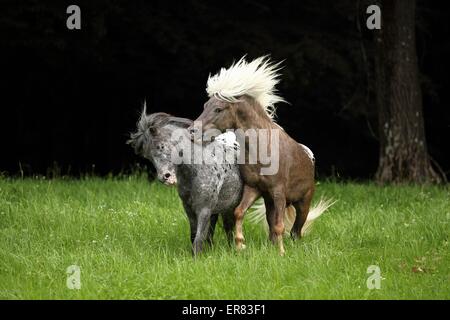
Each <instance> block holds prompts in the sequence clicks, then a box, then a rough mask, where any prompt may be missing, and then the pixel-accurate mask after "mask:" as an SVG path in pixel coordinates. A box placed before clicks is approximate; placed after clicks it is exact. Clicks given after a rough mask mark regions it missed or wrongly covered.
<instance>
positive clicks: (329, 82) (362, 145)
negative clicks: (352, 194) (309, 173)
mask: <svg viewBox="0 0 450 320" xmlns="http://www.w3.org/2000/svg"><path fill="white" fill-rule="evenodd" d="M372 2H373V1H372ZM372 2H370V1H363V0H361V1H355V0H353V1H350V0H340V1H317V0H303V1H271V2H268V1H267V2H266V1H246V0H241V1H195V0H189V1H123V0H111V1H71V2H68V1H23V2H21V1H11V0H0V58H1V59H0V71H1V79H2V84H1V91H0V92H1V99H0V110H1V111H0V112H1V113H0V114H1V120H2V121H1V129H0V130H1V149H0V150H1V156H0V171H3V172H7V173H9V174H13V175H14V174H19V173H20V171H22V172H23V174H24V175H32V174H47V175H48V174H54V173H55V171H58V172H59V173H60V174H69V175H75V176H76V175H79V174H83V173H86V172H93V171H94V172H95V173H98V174H107V173H109V172H112V173H119V172H128V171H129V170H132V168H133V167H134V166H135V163H142V164H146V165H149V164H148V163H147V162H146V161H144V160H141V159H139V158H138V157H137V156H135V155H134V153H133V151H132V149H131V148H130V147H129V146H128V145H126V144H125V142H126V140H127V138H128V133H129V132H131V131H133V130H134V127H135V123H136V121H137V117H138V114H139V111H140V109H141V107H142V103H143V101H144V100H146V101H147V106H148V109H149V111H151V112H156V111H164V112H168V113H172V114H174V115H177V116H182V117H188V118H191V119H194V118H196V117H197V116H198V115H199V114H200V113H201V110H202V107H203V103H204V102H205V101H206V99H207V97H206V93H205V85H206V80H207V77H208V74H209V73H215V72H216V71H218V69H219V68H220V67H222V66H229V65H230V64H231V63H232V62H233V60H237V59H239V58H240V57H241V56H242V55H244V54H248V57H249V58H250V59H251V58H255V57H258V56H260V55H265V54H270V55H271V56H272V58H273V59H274V60H284V69H283V71H282V74H283V76H282V81H281V83H280V84H279V86H278V88H279V91H280V93H281V95H282V96H283V97H284V98H285V99H286V100H287V101H289V102H290V103H291V104H290V105H289V104H280V105H279V106H278V120H277V121H278V123H279V124H280V125H281V126H283V127H284V128H285V130H286V131H287V132H288V133H289V134H290V135H291V136H292V137H293V138H295V139H296V140H297V141H299V142H302V143H304V144H306V145H308V146H309V147H310V148H311V149H312V150H313V151H314V153H315V156H316V159H317V167H318V174H319V176H322V177H324V176H339V177H345V178H353V179H367V178H373V176H374V174H375V172H376V170H377V165H378V154H379V135H378V130H377V128H378V123H377V121H378V120H377V109H376V101H375V85H374V50H375V49H374V41H373V38H374V35H373V31H371V30H368V29H367V28H366V19H367V17H368V14H366V8H367V6H368V5H369V4H372ZM71 4H77V5H79V6H80V8H81V21H82V22H81V23H82V25H81V30H68V29H67V28H66V19H67V17H68V16H69V15H68V14H66V8H67V6H69V5H71ZM444 4H445V3H444V2H442V3H441V2H438V1H418V2H417V10H416V41H417V43H416V44H417V55H418V63H419V70H420V77H419V80H420V84H421V87H422V94H423V112H424V120H425V131H426V139H427V143H428V152H429V154H430V156H431V157H432V158H433V159H434V161H435V163H438V164H439V165H440V167H441V168H442V170H444V171H445V172H446V174H447V175H448V174H449V173H450V151H449V143H448V138H449V136H450V135H449V133H450V108H449V103H450V90H449V89H450V83H449V82H450V80H449V74H448V71H449V70H450V63H449V57H450V42H449V40H448V39H450V15H449V10H448V9H447V8H446V7H445V6H444Z"/></svg>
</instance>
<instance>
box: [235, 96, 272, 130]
mask: <svg viewBox="0 0 450 320" xmlns="http://www.w3.org/2000/svg"><path fill="white" fill-rule="evenodd" d="M274 125H275V123H274V122H273V121H272V119H270V117H269V116H268V115H267V113H266V112H265V111H264V109H263V108H262V107H261V106H260V105H259V104H258V102H256V101H255V100H253V99H251V100H250V99H248V100H247V101H246V102H245V103H238V104H236V129H243V130H244V131H245V130H248V129H271V128H273V127H274Z"/></svg>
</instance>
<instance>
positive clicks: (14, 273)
mask: <svg viewBox="0 0 450 320" xmlns="http://www.w3.org/2000/svg"><path fill="white" fill-rule="evenodd" d="M321 195H325V196H328V197H333V198H335V199H337V200H338V202H337V203H336V204H335V205H334V206H333V207H331V208H330V209H329V211H328V212H326V213H325V214H324V215H323V216H322V217H321V218H320V219H318V221H317V222H316V223H315V225H314V227H313V229H312V231H311V233H310V234H309V235H308V236H307V237H305V238H303V239H302V240H301V241H297V242H292V241H291V240H290V239H289V238H286V239H285V243H286V249H287V254H286V256H284V257H280V256H278V253H277V249H276V248H275V247H274V246H272V245H271V244H269V243H268V240H267V237H266V234H265V232H264V229H263V228H261V227H260V226H255V225H251V224H250V223H248V222H247V223H244V231H245V236H246V243H247V249H246V250H245V251H243V252H241V253H237V252H235V250H234V249H233V248H230V247H229V246H228V245H227V243H226V239H225V235H224V232H223V230H222V228H221V225H218V227H217V230H216V236H215V245H214V247H213V248H208V249H207V250H206V251H205V252H204V254H203V255H202V256H201V257H200V258H198V259H196V260H194V259H193V258H192V256H191V251H190V241H189V236H188V234H189V231H188V223H187V219H186V217H185V214H184V212H183V210H182V206H181V202H180V200H179V199H178V196H177V193H176V190H175V189H174V188H167V187H164V186H162V185H161V184H159V183H152V184H150V183H149V182H148V181H147V180H146V179H144V178H140V177H129V178H128V177H125V178H120V179H119V178H111V179H100V178H86V179H81V180H69V179H56V180H44V179H24V180H21V179H7V178H0V298H2V299H449V298H450V272H449V263H450V254H449V252H450V250H449V249H450V247H449V234H450V232H449V231H450V225H449V222H450V197H449V189H448V187H413V186H402V187H384V188H382V187H377V186H375V185H371V184H356V183H334V182H321V183H319V184H318V186H317V193H316V197H315V199H318V198H319V197H320V196H321ZM71 265H77V266H79V267H80V270H81V274H80V279H81V289H79V290H70V289H68V287H67V285H66V279H67V276H68V275H67V274H66V269H67V268H68V267H69V266H71ZM370 265H376V266H378V267H379V268H380V270H381V277H382V280H381V288H380V289H373V290H369V289H368V288H367V285H366V281H367V278H368V277H369V276H371V274H369V273H367V268H368V267H369V266H370Z"/></svg>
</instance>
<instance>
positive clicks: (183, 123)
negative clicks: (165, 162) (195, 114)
mask: <svg viewBox="0 0 450 320" xmlns="http://www.w3.org/2000/svg"><path fill="white" fill-rule="evenodd" d="M192 123H193V121H192V120H190V119H186V118H179V117H174V116H172V115H170V114H168V113H165V112H156V113H152V114H150V115H147V113H146V108H145V107H144V109H143V110H142V113H141V117H140V119H139V121H138V123H137V131H136V132H134V133H131V134H130V139H129V140H128V141H127V144H130V145H131V146H132V147H133V148H134V151H135V153H136V154H141V153H142V147H143V145H144V143H145V141H146V139H149V138H150V134H149V130H150V129H151V128H155V129H159V128H162V127H164V126H166V125H169V124H172V125H175V126H178V127H180V128H187V127H189V126H190V125H192Z"/></svg>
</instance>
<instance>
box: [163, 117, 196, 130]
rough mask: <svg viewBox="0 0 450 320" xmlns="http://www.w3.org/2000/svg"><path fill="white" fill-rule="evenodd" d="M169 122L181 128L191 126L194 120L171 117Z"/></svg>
mask: <svg viewBox="0 0 450 320" xmlns="http://www.w3.org/2000/svg"><path fill="white" fill-rule="evenodd" d="M169 123H170V124H173V125H176V126H178V127H181V128H189V127H190V126H191V125H192V120H189V119H186V118H179V117H170V119H169Z"/></svg>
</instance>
